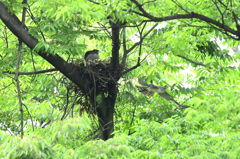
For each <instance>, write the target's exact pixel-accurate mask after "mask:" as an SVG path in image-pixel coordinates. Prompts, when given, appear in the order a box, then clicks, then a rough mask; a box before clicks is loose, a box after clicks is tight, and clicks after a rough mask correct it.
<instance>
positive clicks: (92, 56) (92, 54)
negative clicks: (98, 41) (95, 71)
mask: <svg viewBox="0 0 240 159" xmlns="http://www.w3.org/2000/svg"><path fill="white" fill-rule="evenodd" d="M98 52H99V50H96V49H94V50H91V51H87V52H86V53H85V55H84V59H85V60H86V61H87V62H90V61H93V62H95V61H97V60H98V59H99V55H98Z"/></svg>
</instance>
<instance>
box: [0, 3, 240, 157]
mask: <svg viewBox="0 0 240 159" xmlns="http://www.w3.org/2000/svg"><path fill="white" fill-rule="evenodd" d="M23 2H24V1H23ZM0 5H1V7H2V6H4V7H5V8H7V9H8V12H9V13H11V15H12V17H14V15H16V16H17V17H18V19H20V21H22V19H23V18H22V14H23V13H24V12H23V11H22V10H23V7H26V8H27V9H26V17H25V24H24V25H25V26H24V25H23V26H24V28H25V30H27V31H28V33H29V34H31V35H32V36H33V37H34V38H36V39H38V43H37V46H36V47H34V49H32V48H31V46H30V45H27V44H26V45H25V44H23V45H22V48H21V47H19V46H21V40H22V39H21V38H20V37H21V35H20V31H19V34H18V33H16V32H13V31H12V30H11V26H8V25H6V22H5V21H4V20H3V19H4V15H3V12H2V11H0V16H1V17H0V18H1V19H2V20H3V21H1V22H0V30H1V33H0V38H1V40H0V47H1V49H0V59H1V60H0V72H1V74H0V78H1V80H0V93H1V95H0V150H1V151H0V157H1V158H190V157H192V158H224V159H226V158H237V157H238V154H239V153H240V142H239V139H240V134H239V125H240V118H239V111H240V93H239V86H240V81H239V76H240V74H239V60H238V59H239V56H240V52H238V41H239V39H240V30H239V29H240V27H239V18H240V15H239V11H238V10H239V7H240V4H239V3H238V2H236V1H228V0H210V1H202V0H199V1H196V0H194V1H189V0H187V1H185V0H181V1H175V0H172V1H171V0H164V1H163V0H154V1H146V0H139V1H136V0H131V1H129V0H126V1H125V0H121V1H111V0H106V1H101V0H96V1H92V0H76V1H72V0H61V1H59V0H52V1H45V0H37V1H36V0H29V1H27V4H25V3H23V4H22V0H3V1H1V2H0ZM0 10H1V9H0ZM183 15H186V16H183ZM13 19H14V18H13ZM15 20H16V18H15ZM16 23H17V22H16ZM113 24H114V25H113ZM9 28H10V30H9ZM113 28H119V38H118V39H119V46H120V49H119V56H118V57H119V59H117V60H119V63H121V64H122V63H125V62H123V61H124V60H125V59H126V65H125V66H124V68H122V69H123V72H124V71H126V72H125V73H123V74H121V77H120V78H119V80H118V82H117V86H118V92H117V97H116V102H115V104H114V117H113V119H114V125H113V126H114V132H113V134H114V137H112V138H109V139H108V140H106V141H104V140H101V139H103V138H102V137H100V138H101V139H98V137H99V136H98V135H99V126H101V125H100V124H99V123H100V122H99V117H98V116H97V115H94V114H91V115H90V114H88V113H87V112H86V111H84V112H83V114H82V115H81V116H79V112H80V110H82V109H81V108H84V106H83V105H84V104H83V103H81V102H78V101H80V99H82V96H81V94H80V93H78V91H79V90H78V89H79V88H77V86H76V82H75V81H73V80H72V79H70V78H68V76H67V75H66V74H65V73H63V72H62V71H61V70H59V68H56V67H54V64H53V63H51V61H47V60H46V59H44V58H43V56H42V53H40V54H39V52H44V54H47V55H51V54H52V55H54V57H58V56H60V57H62V59H63V60H65V61H67V63H71V64H75V65H77V64H79V63H82V62H83V60H82V59H83V57H84V53H85V52H86V51H87V50H92V49H95V48H96V49H98V50H99V51H100V61H101V62H102V63H109V62H112V61H113V60H116V57H114V56H115V55H116V54H114V51H115V52H116V50H114V49H115V48H114V47H115V44H116V43H114V40H113V39H114V36H113V35H115V34H114V32H113V31H114V29H113ZM19 41H20V42H19ZM23 42H24V43H26V42H25V41H24V40H23ZM224 46H225V47H224ZM223 48H225V49H223ZM232 48H233V49H232ZM19 50H21V58H18V55H19ZM233 50H234V51H233ZM125 53H126V54H125ZM39 55H40V56H39ZM111 57H112V58H111ZM18 62H19V68H18V64H17V63H18ZM62 67H64V65H62ZM120 67H121V65H120ZM18 71H19V72H18ZM16 72H18V76H17V78H16V76H15V73H16ZM70 73H71V72H70ZM140 77H141V78H144V79H145V80H146V81H147V82H148V83H153V84H155V85H159V86H164V87H166V88H167V92H168V93H169V94H171V95H172V96H173V98H174V99H175V100H177V101H178V102H179V103H181V104H183V105H188V106H190V107H189V108H187V109H180V108H179V107H178V106H177V105H176V104H175V103H174V102H172V101H169V100H165V99H163V98H161V97H160V96H159V95H158V94H157V93H156V94H154V96H152V97H148V96H144V95H143V94H141V93H140V92H138V90H137V88H136V86H137V85H139V84H138V82H137V78H140ZM18 83H19V84H18ZM18 88H19V89H20V91H18V90H17V89H18ZM97 100H99V99H97ZM19 101H20V102H19ZM20 103H21V104H20ZM19 105H21V106H22V110H23V112H22V115H21V107H20V106H19ZM21 124H23V125H22V126H21ZM100 130H101V129H100ZM21 135H23V137H21Z"/></svg>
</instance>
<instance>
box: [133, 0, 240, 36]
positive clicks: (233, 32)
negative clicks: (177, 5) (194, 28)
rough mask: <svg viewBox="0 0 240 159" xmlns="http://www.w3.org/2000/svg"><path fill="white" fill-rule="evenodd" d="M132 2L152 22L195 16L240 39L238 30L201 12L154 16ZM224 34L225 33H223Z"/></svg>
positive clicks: (135, 2) (136, 2)
mask: <svg viewBox="0 0 240 159" xmlns="http://www.w3.org/2000/svg"><path fill="white" fill-rule="evenodd" d="M131 1H132V2H133V3H134V4H136V6H137V7H138V9H139V10H140V11H141V12H142V13H143V14H142V16H144V17H146V18H149V19H151V20H152V21H154V22H163V21H169V20H175V19H190V18H197V19H200V20H202V21H205V22H207V23H211V24H213V25H215V26H217V27H219V28H221V29H223V30H225V31H226V32H229V33H231V34H233V35H235V36H237V37H238V38H237V39H238V40H240V30H234V29H232V28H230V27H229V26H227V25H224V24H223V23H220V22H219V21H216V20H213V19H211V18H209V17H206V16H204V15H202V14H198V13H195V12H191V13H189V14H175V15H170V16H166V17H162V18H158V17H154V16H152V15H150V14H149V13H147V12H146V11H145V10H144V9H143V8H142V5H141V4H140V3H139V2H138V1H136V0H131ZM225 34H226V33H225Z"/></svg>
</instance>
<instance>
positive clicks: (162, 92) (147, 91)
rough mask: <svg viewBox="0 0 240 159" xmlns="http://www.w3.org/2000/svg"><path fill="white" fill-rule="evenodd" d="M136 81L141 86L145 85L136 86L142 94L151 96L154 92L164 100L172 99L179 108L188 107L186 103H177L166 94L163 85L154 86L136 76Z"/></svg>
mask: <svg viewBox="0 0 240 159" xmlns="http://www.w3.org/2000/svg"><path fill="white" fill-rule="evenodd" d="M138 83H139V84H141V85H143V86H145V87H141V86H137V89H138V91H139V92H141V93H142V94H144V95H146V96H150V97H151V96H153V94H154V93H155V92H156V93H158V94H159V95H160V96H161V97H162V98H164V99H166V100H170V101H173V102H174V103H176V104H177V105H178V106H179V107H181V108H188V107H189V106H187V105H181V104H179V103H178V102H177V101H176V100H175V99H174V98H173V97H172V96H171V95H170V94H168V93H167V92H166V88H165V87H161V86H155V85H153V84H148V83H146V82H145V81H144V80H143V79H141V78H138Z"/></svg>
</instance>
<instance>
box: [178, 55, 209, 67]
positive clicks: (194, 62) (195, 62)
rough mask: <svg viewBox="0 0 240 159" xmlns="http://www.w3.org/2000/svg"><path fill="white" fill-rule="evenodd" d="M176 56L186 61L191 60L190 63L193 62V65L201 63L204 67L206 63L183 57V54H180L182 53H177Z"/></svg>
mask: <svg viewBox="0 0 240 159" xmlns="http://www.w3.org/2000/svg"><path fill="white" fill-rule="evenodd" d="M177 56H178V57H181V58H183V59H185V60H187V61H189V62H191V63H193V64H195V65H201V66H204V67H206V64H204V63H203V62H197V61H193V60H191V59H189V58H187V57H184V56H182V55H177Z"/></svg>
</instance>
